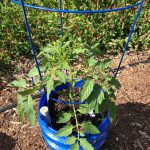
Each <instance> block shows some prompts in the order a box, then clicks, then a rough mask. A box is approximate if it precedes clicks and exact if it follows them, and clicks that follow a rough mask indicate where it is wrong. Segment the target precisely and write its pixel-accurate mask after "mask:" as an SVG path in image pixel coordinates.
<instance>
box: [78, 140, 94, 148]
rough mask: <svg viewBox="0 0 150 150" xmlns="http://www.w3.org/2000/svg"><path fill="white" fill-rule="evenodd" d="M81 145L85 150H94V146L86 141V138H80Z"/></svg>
mask: <svg viewBox="0 0 150 150" xmlns="http://www.w3.org/2000/svg"><path fill="white" fill-rule="evenodd" d="M80 145H81V146H82V148H83V149H84V150H94V148H93V147H92V145H91V144H90V143H89V142H88V141H87V140H86V138H80Z"/></svg>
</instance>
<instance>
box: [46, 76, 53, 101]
mask: <svg viewBox="0 0 150 150" xmlns="http://www.w3.org/2000/svg"><path fill="white" fill-rule="evenodd" d="M53 89H54V81H53V80H52V79H50V80H48V81H47V86H46V90H47V100H49V95H50V93H51V91H52V90H53Z"/></svg>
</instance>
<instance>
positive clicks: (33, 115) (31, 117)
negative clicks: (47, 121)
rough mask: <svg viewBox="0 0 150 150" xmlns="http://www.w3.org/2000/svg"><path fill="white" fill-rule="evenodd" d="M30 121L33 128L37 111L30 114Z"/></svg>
mask: <svg viewBox="0 0 150 150" xmlns="http://www.w3.org/2000/svg"><path fill="white" fill-rule="evenodd" d="M28 121H29V123H30V124H31V125H32V126H34V125H35V121H36V116H35V111H32V112H30V113H29V115H28Z"/></svg>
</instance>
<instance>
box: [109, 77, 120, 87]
mask: <svg viewBox="0 0 150 150" xmlns="http://www.w3.org/2000/svg"><path fill="white" fill-rule="evenodd" d="M109 83H110V84H111V85H112V87H114V88H113V89H119V88H120V87H121V84H120V82H119V81H118V80H117V79H116V78H115V77H112V79H111V80H110V82H109ZM113 85H114V86H113Z"/></svg>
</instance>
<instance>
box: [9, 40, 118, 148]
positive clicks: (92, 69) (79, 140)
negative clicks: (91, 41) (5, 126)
mask: <svg viewBox="0 0 150 150" xmlns="http://www.w3.org/2000/svg"><path fill="white" fill-rule="evenodd" d="M97 46H98V44H95V45H93V46H89V45H88V44H85V43H82V41H81V39H80V38H78V40H77V41H76V42H74V41H73V40H72V39H69V40H68V41H67V42H63V44H62V40H58V41H56V42H52V43H51V44H48V45H47V46H46V47H44V48H42V50H41V52H40V54H39V55H38V59H41V58H42V63H41V64H40V68H41V74H42V76H43V78H42V80H39V79H38V77H37V76H38V72H37V70H36V67H34V68H32V69H31V70H30V71H29V73H28V77H34V84H35V86H34V87H30V86H28V84H27V82H26V81H25V79H23V78H21V79H18V80H16V81H13V82H11V83H10V84H9V85H11V86H15V87H18V94H17V95H18V106H17V113H18V115H19V118H20V119H21V120H23V119H24V118H27V119H28V120H29V122H30V123H31V124H32V125H34V123H35V111H34V107H33V106H34V102H33V100H32V94H33V93H34V92H35V91H37V90H38V89H40V88H42V87H43V86H44V88H45V89H46V93H45V92H43V94H42V97H41V99H40V102H39V108H38V120H39V124H40V128H41V132H42V135H43V137H44V139H45V141H46V143H47V144H48V145H49V147H50V148H51V149H61V150H63V149H70V150H78V149H85V150H92V149H99V147H100V146H101V145H102V143H103V142H104V139H105V136H107V132H108V127H109V123H110V122H113V120H114V118H115V116H116V106H115V103H114V100H115V94H114V93H115V91H116V89H118V88H119V87H120V84H119V82H118V80H116V79H115V77H113V76H112V75H111V74H110V71H109V66H110V63H111V60H110V59H108V58H107V59H104V55H103V54H102V53H101V52H100V50H99V49H98V47H97ZM44 106H47V107H48V109H49V111H48V114H47V117H48V118H49V119H44V118H43V117H42V114H41V111H40V110H41V109H42V108H43V107H44ZM106 122H107V123H106ZM105 134H106V135H105Z"/></svg>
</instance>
